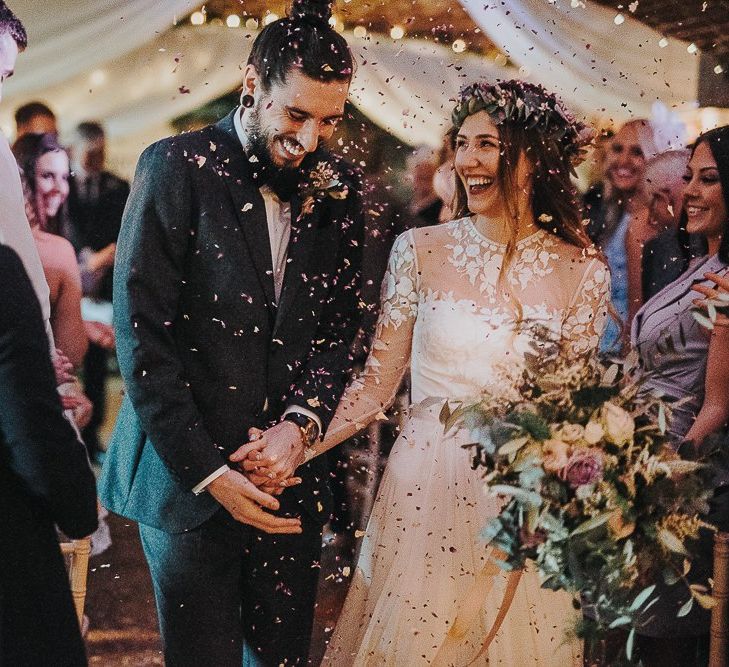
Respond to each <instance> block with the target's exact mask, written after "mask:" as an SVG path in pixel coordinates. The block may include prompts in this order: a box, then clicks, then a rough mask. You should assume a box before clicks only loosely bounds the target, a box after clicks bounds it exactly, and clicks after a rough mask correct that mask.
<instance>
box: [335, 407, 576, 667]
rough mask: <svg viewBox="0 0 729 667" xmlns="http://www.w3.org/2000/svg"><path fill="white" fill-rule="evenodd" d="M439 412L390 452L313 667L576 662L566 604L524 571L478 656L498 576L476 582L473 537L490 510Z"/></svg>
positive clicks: (482, 555)
mask: <svg viewBox="0 0 729 667" xmlns="http://www.w3.org/2000/svg"><path fill="white" fill-rule="evenodd" d="M439 409H440V408H439V406H435V407H431V408H422V407H419V406H414V407H413V408H412V409H411V413H410V416H409V418H408V420H407V422H406V424H405V427H404V428H403V431H402V433H401V434H400V436H399V437H398V439H397V441H396V443H395V445H394V447H393V449H392V452H391V454H390V457H389V460H388V463H387V468H386V470H385V474H384V477H383V479H382V483H381V485H380V489H379V492H378V496H377V499H376V501H375V504H374V507H373V510H372V515H371V517H370V521H369V524H368V527H367V533H366V535H365V537H364V538H363V544H362V549H361V553H360V558H359V561H358V564H357V567H356V569H355V572H354V575H353V580H352V585H351V588H350V590H349V594H348V595H347V600H346V602H345V605H344V609H343V610H342V614H341V616H340V618H339V620H338V623H337V626H336V628H335V631H334V633H333V636H332V638H331V641H330V643H329V646H328V649H327V652H326V655H325V657H324V663H323V664H325V665H337V666H343V667H344V666H349V665H353V666H358V667H365V666H367V667H375V666H376V667H382V666H385V665H388V666H393V667H401V666H402V667H405V666H408V667H409V666H411V665H438V666H440V667H446V666H448V667H450V666H454V667H466V665H469V664H471V663H472V664H474V665H508V666H513V667H526V666H528V665H538V666H541V667H547V666H550V667H551V666H555V667H569V666H570V665H575V666H579V665H581V664H582V657H581V646H580V644H579V643H578V642H576V641H568V640H567V639H566V632H567V630H568V629H570V628H571V627H572V626H573V625H574V623H575V620H576V614H577V613H578V612H576V611H575V610H574V608H573V607H572V601H571V598H570V596H569V595H567V594H564V593H555V592H552V591H548V590H545V589H542V588H541V587H540V582H539V579H538V576H537V575H536V573H534V572H530V571H529V570H527V571H526V572H525V573H524V574H523V575H522V577H521V579H520V581H519V583H518V586H517V588H516V594H515V596H514V599H513V603H512V605H511V608H510V609H509V612H508V614H507V615H506V618H505V620H504V622H503V625H502V626H501V628H500V629H499V631H498V633H497V635H496V637H495V639H494V641H493V642H492V643H491V645H490V646H489V648H488V651H487V652H486V653H484V654H481V655H479V653H480V651H481V648H482V645H483V641H484V638H485V637H486V635H487V633H488V632H489V630H490V628H491V626H492V623H493V621H494V618H495V616H496V614H497V613H498V610H499V606H500V605H501V602H502V600H503V597H504V591H505V589H506V586H507V580H508V575H507V574H506V573H502V572H501V571H498V573H497V574H495V575H493V576H487V577H484V575H483V573H484V568H485V567H487V562H488V561H487V557H488V549H487V548H486V547H485V546H484V544H483V542H482V541H481V540H480V538H479V535H480V532H481V530H482V528H483V527H484V525H485V524H486V522H487V521H488V519H489V517H492V516H495V515H496V514H498V512H499V502H498V500H497V499H495V498H493V497H489V496H487V495H486V494H485V492H484V488H483V482H482V480H481V479H480V475H479V473H478V472H477V471H473V470H472V469H471V466H470V461H471V457H470V454H469V452H468V451H466V450H464V449H463V448H462V445H463V444H466V442H467V441H468V438H467V436H466V435H465V434H464V433H456V434H455V435H454V434H452V433H450V434H448V435H447V436H446V435H444V434H443V426H442V425H441V424H440V423H439V421H438V413H439ZM488 569H493V567H489V568H488Z"/></svg>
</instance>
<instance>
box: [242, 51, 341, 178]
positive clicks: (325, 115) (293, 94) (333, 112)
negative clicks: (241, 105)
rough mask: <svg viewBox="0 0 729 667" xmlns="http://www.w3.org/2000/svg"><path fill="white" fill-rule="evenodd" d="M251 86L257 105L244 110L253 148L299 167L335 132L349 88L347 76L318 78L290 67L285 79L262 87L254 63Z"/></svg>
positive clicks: (249, 75) (248, 82)
mask: <svg viewBox="0 0 729 667" xmlns="http://www.w3.org/2000/svg"><path fill="white" fill-rule="evenodd" d="M246 87H247V89H248V93H249V94H253V95H254V98H255V106H254V108H253V109H251V112H247V113H246V114H244V122H245V125H246V131H247V133H248V135H249V138H250V140H251V141H252V143H253V144H254V150H255V152H256V153H259V152H260V150H261V149H264V150H265V152H266V155H267V157H268V158H269V160H270V161H271V163H273V164H274V165H275V166H276V167H278V168H282V169H293V168H297V167H299V166H300V165H301V162H302V161H303V159H304V157H306V155H307V154H308V153H313V152H314V151H315V150H316V149H317V147H318V145H319V142H320V141H322V140H327V139H329V138H330V137H331V136H332V134H333V133H334V130H335V128H336V126H337V123H338V122H339V121H340V120H341V119H342V116H343V115H344V104H345V102H346V100H347V95H348V93H349V82H348V81H330V82H322V81H317V80H315V79H312V78H309V77H308V76H305V75H304V74H301V73H300V72H299V71H297V70H292V71H290V72H289V73H288V75H287V76H286V80H285V82H284V83H274V84H272V85H271V88H270V90H268V91H263V90H261V89H260V88H259V87H258V76H257V74H256V71H255V68H253V67H252V66H251V65H249V66H248V68H247V69H246ZM246 115H247V116H248V117H247V118H246Z"/></svg>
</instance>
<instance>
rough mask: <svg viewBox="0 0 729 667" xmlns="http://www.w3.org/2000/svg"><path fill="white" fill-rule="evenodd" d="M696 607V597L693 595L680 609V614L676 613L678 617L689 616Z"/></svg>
mask: <svg viewBox="0 0 729 667" xmlns="http://www.w3.org/2000/svg"><path fill="white" fill-rule="evenodd" d="M693 607H694V599H693V598H692V597H691V598H689V599H688V600H687V601H686V602H685V604H684V605H683V606H682V607H681V609H679V610H678V614H676V617H677V618H683V617H684V616H688V615H689V613H690V612H691V610H692V609H693Z"/></svg>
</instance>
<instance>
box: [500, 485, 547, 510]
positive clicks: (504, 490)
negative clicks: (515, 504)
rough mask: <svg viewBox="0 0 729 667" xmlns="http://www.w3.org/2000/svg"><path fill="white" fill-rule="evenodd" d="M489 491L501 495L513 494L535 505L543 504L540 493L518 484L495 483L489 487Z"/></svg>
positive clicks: (514, 496)
mask: <svg viewBox="0 0 729 667" xmlns="http://www.w3.org/2000/svg"><path fill="white" fill-rule="evenodd" d="M489 491H491V492H492V493H495V494H497V495H499V496H512V497H513V498H516V499H518V500H521V501H523V502H526V503H528V504H529V505H532V506H534V507H539V506H540V505H541V504H542V496H540V495H539V494H538V493H535V492H534V491H527V490H526V489H520V488H519V487H518V486H511V485H510V484H495V485H494V486H490V487H489Z"/></svg>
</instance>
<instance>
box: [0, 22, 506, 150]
mask: <svg viewBox="0 0 729 667" xmlns="http://www.w3.org/2000/svg"><path fill="white" fill-rule="evenodd" d="M254 38H255V33H251V32H250V31H247V30H240V29H230V28H226V27H217V26H213V25H205V26H199V27H194V26H184V27H179V28H176V29H174V30H169V31H167V32H166V33H164V34H162V35H159V36H157V37H156V38H155V39H154V40H153V41H150V42H148V43H147V44H144V45H143V46H141V47H139V48H137V49H134V50H133V51H131V52H129V53H127V54H126V55H124V56H123V57H119V58H116V59H114V60H111V61H109V62H107V63H106V64H105V65H102V66H98V67H96V68H94V69H92V70H90V71H84V72H83V73H80V74H77V75H76V76H73V77H71V78H67V79H66V80H64V81H62V82H60V83H54V84H53V85H46V86H43V87H42V88H39V89H33V90H32V92H28V93H24V94H17V93H16V94H13V91H12V89H8V94H7V95H6V96H5V99H4V101H3V104H2V112H0V124H2V126H3V127H5V128H8V129H9V128H10V127H11V126H12V122H11V119H12V110H13V109H15V108H17V106H18V105H20V104H23V103H24V102H27V101H29V100H30V99H34V98H38V97H40V98H41V99H42V100H44V101H46V102H47V103H48V104H49V105H50V106H51V107H52V108H53V109H54V111H55V112H56V113H57V115H58V117H59V119H60V121H61V129H62V130H68V129H70V128H71V127H73V125H75V124H76V123H78V122H79V121H81V120H84V119H88V118H100V119H103V120H104V123H105V125H106V127H107V130H108V132H109V135H110V136H111V137H124V136H130V135H136V134H138V133H141V132H144V133H145V134H147V132H146V130H147V129H148V128H150V127H158V126H160V124H163V125H164V124H166V123H169V121H170V120H172V119H173V118H176V117H178V116H180V115H182V114H184V113H187V112H189V111H192V110H193V109H196V108H198V107H200V106H201V105H202V104H204V103H205V102H207V101H209V100H211V99H214V98H216V97H218V96H220V95H223V94H225V93H227V92H229V91H231V90H234V89H235V88H236V87H237V86H239V85H240V83H241V80H242V75H243V68H244V66H245V62H246V59H247V57H248V52H249V49H250V45H251V43H252V41H253V39H254ZM347 38H348V41H349V43H350V44H351V45H352V49H353V51H354V52H355V57H356V60H357V62H358V67H357V72H356V75H355V79H354V82H353V84H352V95H351V96H352V100H353V102H354V103H355V104H356V105H357V106H358V107H359V108H360V109H361V110H362V111H363V112H364V113H365V114H366V115H367V116H369V117H370V118H372V119H373V121H374V122H376V123H378V124H379V125H380V126H381V127H383V128H385V129H387V130H388V131H390V132H392V133H393V134H394V135H395V136H397V137H398V138H399V139H401V140H403V141H405V142H407V143H410V144H421V143H426V144H431V145H433V146H438V145H439V144H440V141H441V137H442V135H443V132H444V130H445V127H446V123H447V120H448V115H449V113H450V107H451V106H452V104H451V102H450V100H451V99H452V98H453V97H454V95H455V94H456V92H457V91H458V88H459V87H460V86H461V85H463V83H464V82H465V81H468V80H473V79H477V78H496V77H499V78H504V77H510V76H513V75H514V74H515V71H514V70H512V69H510V68H501V67H498V66H496V65H494V64H493V63H492V62H491V61H488V60H486V59H484V58H481V57H479V56H474V55H465V54H464V55H457V54H455V53H453V51H452V50H451V49H450V48H448V47H444V46H441V45H438V44H433V43H432V42H426V41H422V40H404V41H397V42H396V41H393V40H391V39H389V38H377V39H376V38H374V37H373V38H372V39H367V38H364V39H360V38H356V37H354V36H352V35H347ZM29 50H30V49H29ZM24 57H25V54H23V55H21V56H20V59H19V60H18V65H17V67H16V76H18V77H19V78H22V77H24V76H25V72H26V68H27V63H26V62H24V61H23V60H22V59H23V58H24ZM31 76H32V73H31Z"/></svg>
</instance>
